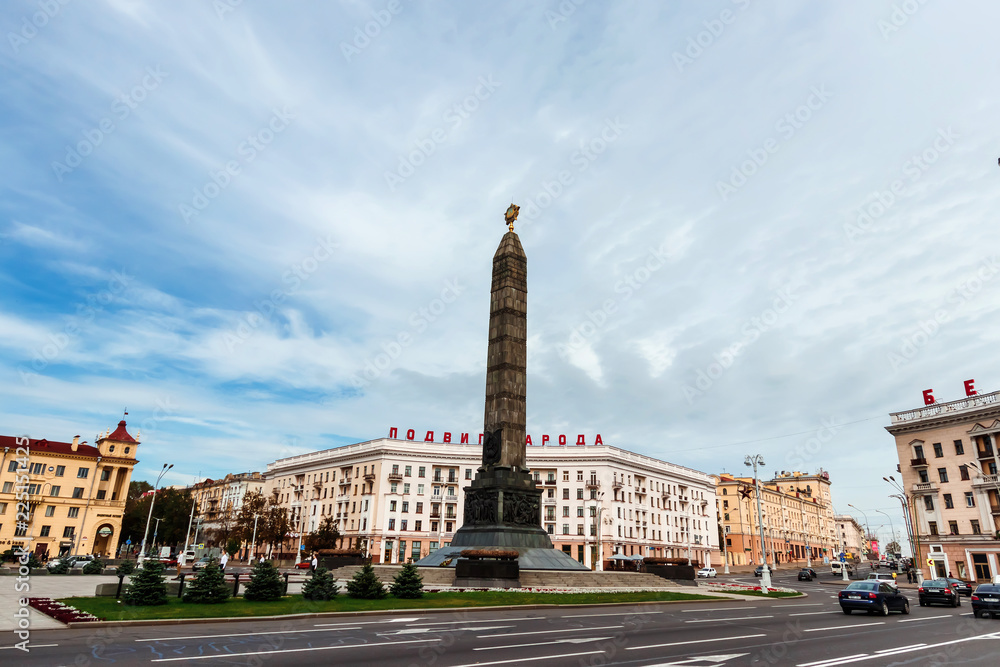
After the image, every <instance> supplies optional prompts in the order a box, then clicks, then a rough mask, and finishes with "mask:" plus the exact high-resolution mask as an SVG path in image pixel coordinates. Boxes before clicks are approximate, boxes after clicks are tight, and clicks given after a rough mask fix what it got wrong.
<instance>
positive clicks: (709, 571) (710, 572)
mask: <svg viewBox="0 0 1000 667" xmlns="http://www.w3.org/2000/svg"><path fill="white" fill-rule="evenodd" d="M698 576H699V577H706V578H707V577H715V576H717V573H716V571H715V568H714V567H703V568H701V569H700V570H698Z"/></svg>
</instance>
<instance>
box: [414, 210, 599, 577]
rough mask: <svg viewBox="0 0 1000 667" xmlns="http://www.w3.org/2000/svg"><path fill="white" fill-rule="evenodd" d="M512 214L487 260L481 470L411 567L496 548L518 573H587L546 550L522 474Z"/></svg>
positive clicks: (523, 286)
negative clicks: (512, 558) (448, 530)
mask: <svg viewBox="0 0 1000 667" xmlns="http://www.w3.org/2000/svg"><path fill="white" fill-rule="evenodd" d="M518 211H519V207H517V206H515V205H514V204H511V205H510V208H508V209H507V212H506V214H505V215H504V219H505V221H506V223H507V225H508V232H507V233H506V234H504V237H503V238H502V239H501V240H500V246H499V247H498V248H497V251H496V254H495V255H494V256H493V284H492V288H491V291H490V329H489V344H488V346H487V352H486V359H487V361H486V407H485V414H484V416H483V458H482V465H481V466H480V467H479V469H478V470H477V471H476V476H475V479H473V480H472V482H471V483H470V485H469V486H467V487H465V488H464V489H463V490H464V492H465V505H464V517H463V523H462V527H461V528H459V529H458V531H457V532H456V533H455V536H454V538H453V539H452V541H451V545H450V546H448V547H444V548H441V549H438V550H437V551H435V552H433V553H431V554H429V555H428V556H426V557H425V558H423V559H421V560H420V561H419V562H418V563H417V564H418V565H439V564H442V563H444V562H445V561H447V560H449V559H456V558H458V557H459V555H460V553H461V552H462V550H463V549H468V548H472V547H475V548H486V547H499V548H503V549H514V550H516V551H517V552H518V564H519V566H520V568H521V569H528V570H530V569H540V570H585V569H588V568H586V567H584V565H583V564H581V563H579V562H578V561H576V560H574V559H573V558H572V557H570V556H568V555H566V554H565V553H563V552H562V551H557V550H555V549H554V548H553V547H552V541H551V540H550V539H549V535H548V533H546V532H545V530H544V529H543V528H542V510H541V496H542V490H541V489H540V488H538V487H537V485H536V483H535V480H534V478H533V477H532V476H531V474H530V473H529V472H528V465H527V461H526V452H525V447H526V443H525V420H526V414H527V409H526V398H527V392H526V389H527V381H526V370H527V368H526V367H527V359H528V335H527V334H528V260H527V258H526V257H525V255H524V249H523V248H522V247H521V241H520V240H519V239H518V237H517V234H515V233H514V221H515V220H516V219H517V214H518Z"/></svg>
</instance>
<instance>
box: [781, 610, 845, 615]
mask: <svg viewBox="0 0 1000 667" xmlns="http://www.w3.org/2000/svg"><path fill="white" fill-rule="evenodd" d="M842 613H844V612H841V611H806V612H803V613H801V614H789V616H818V615H819V614H842Z"/></svg>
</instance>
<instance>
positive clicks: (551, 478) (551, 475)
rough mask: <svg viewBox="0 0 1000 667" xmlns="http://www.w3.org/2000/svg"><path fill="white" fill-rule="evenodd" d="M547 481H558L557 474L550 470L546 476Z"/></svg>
mask: <svg viewBox="0 0 1000 667" xmlns="http://www.w3.org/2000/svg"><path fill="white" fill-rule="evenodd" d="M545 481H546V482H550V483H553V484H554V483H555V481H556V474H555V473H554V472H552V471H551V470H550V471H549V474H548V475H546V476H545Z"/></svg>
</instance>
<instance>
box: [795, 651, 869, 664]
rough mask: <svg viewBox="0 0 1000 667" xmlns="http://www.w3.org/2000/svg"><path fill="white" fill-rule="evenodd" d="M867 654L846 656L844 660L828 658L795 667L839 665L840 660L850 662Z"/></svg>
mask: <svg viewBox="0 0 1000 667" xmlns="http://www.w3.org/2000/svg"><path fill="white" fill-rule="evenodd" d="M867 655H868V654H867V653H855V654H854V655H845V656H844V657H843V658H827V659H826V660H817V661H816V662H804V663H802V664H799V665H796V666H795V667H817V666H818V665H824V667H825V665H835V664H838V662H839V661H840V660H850V659H851V658H863V657H865V656H867Z"/></svg>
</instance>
